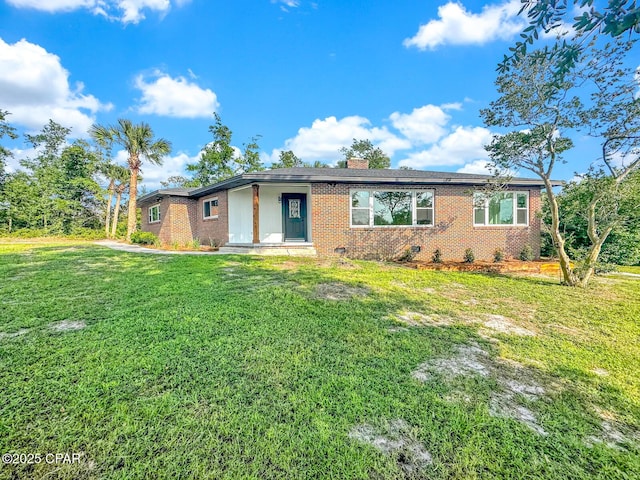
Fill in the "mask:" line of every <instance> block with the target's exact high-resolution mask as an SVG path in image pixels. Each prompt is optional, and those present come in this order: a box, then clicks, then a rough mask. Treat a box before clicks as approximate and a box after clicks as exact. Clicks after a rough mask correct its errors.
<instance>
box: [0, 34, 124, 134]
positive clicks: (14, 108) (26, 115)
mask: <svg viewBox="0 0 640 480" xmlns="http://www.w3.org/2000/svg"><path fill="white" fill-rule="evenodd" d="M83 90H84V85H82V84H81V83H78V84H76V85H75V87H74V88H71V87H70V85H69V72H68V71H67V70H66V69H65V68H64V67H63V66H62V64H61V63H60V58H59V57H58V56H57V55H54V54H52V53H49V52H47V51H46V50H45V49H44V48H42V47H41V46H39V45H35V44H33V43H29V42H27V41H26V40H24V39H23V40H20V41H19V42H17V43H15V44H13V45H10V44H8V43H5V42H4V41H3V40H2V39H1V38H0V105H2V108H3V109H6V110H8V111H9V112H11V114H12V115H11V117H10V119H11V122H12V123H16V124H19V125H22V126H25V127H27V128H30V129H34V130H37V129H40V128H41V127H42V126H43V125H44V124H46V123H47V122H48V121H49V119H52V120H54V121H56V122H58V123H60V124H61V125H63V126H65V127H69V128H71V129H72V134H74V136H79V137H82V136H86V135H87V130H88V129H89V127H90V126H91V124H92V123H94V121H95V113H96V112H98V111H101V110H110V109H111V108H112V105H111V104H103V103H101V102H100V101H99V100H98V99H97V98H96V97H94V96H93V95H86V94H83V93H82V91H83Z"/></svg>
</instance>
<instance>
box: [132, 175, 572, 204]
mask: <svg viewBox="0 0 640 480" xmlns="http://www.w3.org/2000/svg"><path fill="white" fill-rule="evenodd" d="M494 178H495V177H494V176H492V175H477V174H473V173H454V172H432V171H426V170H393V169H376V168H371V169H359V168H358V169H356V168H308V167H296V168H278V169H274V170H265V171H262V172H250V173H243V174H241V175H237V176H235V177H232V178H229V179H227V180H223V181H222V182H218V183H215V184H213V185H208V186H206V187H200V188H168V189H163V190H156V191H154V192H151V193H149V194H147V195H144V196H142V197H141V198H140V199H139V200H138V202H140V203H144V202H148V201H152V200H157V199H159V198H160V197H163V196H175V197H189V198H200V197H203V196H205V195H209V194H211V193H215V192H219V191H222V190H228V189H231V188H236V187H241V186H244V185H250V184H252V183H358V184H367V183H369V184H382V183H394V184H397V185H424V184H429V185H484V184H486V183H487V182H489V181H490V180H492V179H494ZM507 183H508V184H509V185H511V186H517V187H531V186H533V187H544V183H543V182H542V180H541V179H539V178H521V177H514V178H511V179H510V180H509V181H508V182H507ZM552 184H553V185H554V186H559V185H562V182H559V181H555V180H554V181H552Z"/></svg>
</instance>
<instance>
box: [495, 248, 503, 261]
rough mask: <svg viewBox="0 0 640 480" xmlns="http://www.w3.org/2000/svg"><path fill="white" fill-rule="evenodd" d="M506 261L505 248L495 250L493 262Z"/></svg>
mask: <svg viewBox="0 0 640 480" xmlns="http://www.w3.org/2000/svg"><path fill="white" fill-rule="evenodd" d="M502 261H504V250H502V249H500V248H498V249H497V250H496V251H495V252H493V262H494V263H500V262H502Z"/></svg>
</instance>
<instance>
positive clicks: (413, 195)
mask: <svg viewBox="0 0 640 480" xmlns="http://www.w3.org/2000/svg"><path fill="white" fill-rule="evenodd" d="M355 192H367V193H368V194H369V224H368V225H354V224H353V210H354V208H355V209H356V210H359V209H360V210H365V209H366V207H353V206H352V201H353V194H354V193H355ZM379 192H403V193H410V194H411V222H412V223H411V225H374V218H375V210H374V200H375V193H379ZM424 192H430V193H431V207H430V208H428V207H418V206H417V205H418V197H417V194H418V193H424ZM418 209H421V210H431V212H432V215H431V219H432V222H431V225H426V224H419V223H417V222H418V215H417V213H418ZM435 224H436V191H435V189H433V188H417V189H411V190H408V189H401V188H352V189H350V190H349V226H350V227H351V228H433V227H434V226H435Z"/></svg>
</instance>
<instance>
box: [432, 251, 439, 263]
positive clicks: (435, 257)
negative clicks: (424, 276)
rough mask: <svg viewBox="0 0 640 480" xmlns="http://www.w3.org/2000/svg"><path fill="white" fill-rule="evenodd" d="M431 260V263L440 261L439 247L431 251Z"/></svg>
mask: <svg viewBox="0 0 640 480" xmlns="http://www.w3.org/2000/svg"><path fill="white" fill-rule="evenodd" d="M431 261H432V262H433V263H442V252H441V251H440V249H439V248H436V250H435V252H433V255H432V256H431Z"/></svg>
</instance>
